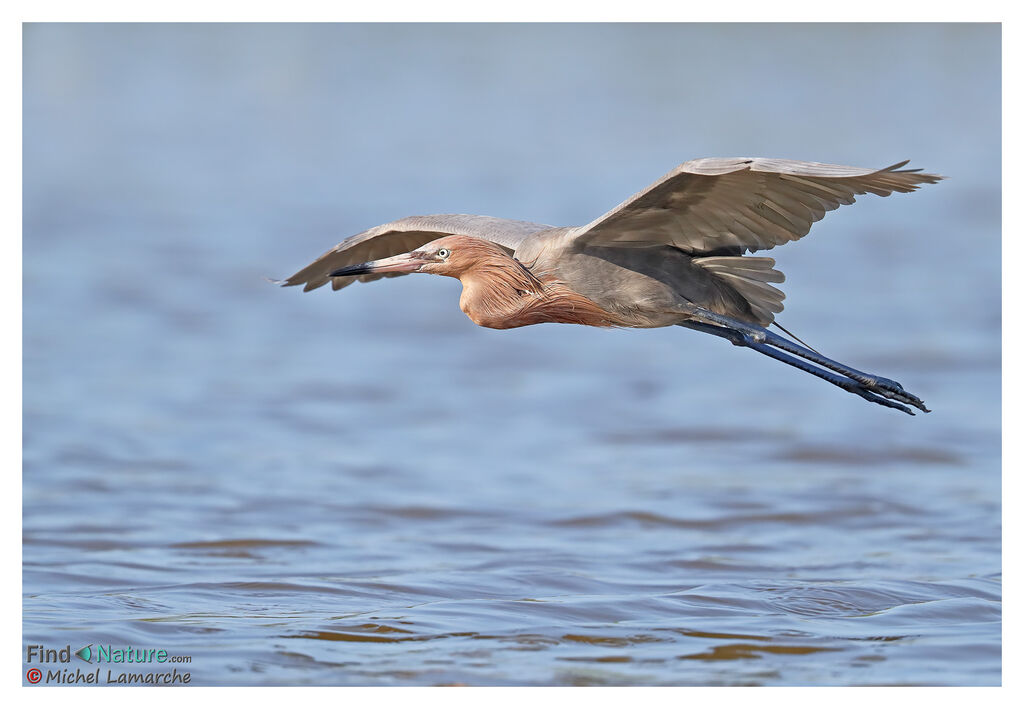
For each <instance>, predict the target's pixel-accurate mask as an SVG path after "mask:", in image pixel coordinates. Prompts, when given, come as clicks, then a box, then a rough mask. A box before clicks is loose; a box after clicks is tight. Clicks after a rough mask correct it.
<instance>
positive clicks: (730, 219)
mask: <svg viewBox="0 0 1024 709" xmlns="http://www.w3.org/2000/svg"><path fill="white" fill-rule="evenodd" d="M907 162H909V161H907V160H904V161H903V162H900V163H897V164H895V165H891V166H889V167H886V168H883V169H881V170H866V169H863V168H858V167H845V166H842V165H827V164H824V163H815V162H801V161H798V160H774V159H770V158H703V159H700V160H690V161H689V162H685V163H683V164H682V165H680V166H679V167H677V168H676V169H675V170H673V171H672V172H670V173H668V174H667V175H665V176H664V177H662V178H661V179H660V180H658V181H657V182H655V183H654V184H653V185H651V186H650V187H648V188H647V189H645V190H643V191H642V192H640V193H638V194H635V195H633V196H632V197H630V198H629V199H627V200H626V201H625V202H623V203H622V204H620V205H619V206H618V207H616V208H615V209H613V210H611V211H610V212H608V213H607V214H605V215H603V216H602V217H600V218H599V219H596V220H595V221H593V222H591V223H590V224H587V225H586V226H583V227H579V228H577V229H575V230H573V231H572V232H570V234H569V235H567V236H568V238H569V239H572V240H573V241H574V242H575V243H576V244H578V245H600V246H644V245H652V244H672V245H674V246H677V247H679V248H680V249H682V250H683V251H685V252H687V253H690V254H694V255H700V254H709V253H712V254H729V253H732V254H735V255H740V254H742V253H744V252H746V251H760V250H762V249H770V248H772V247H775V246H778V245H779V244H784V243H786V242H787V241H793V240H795V239H799V238H800V237H802V236H804V235H805V234H806V233H807V232H808V231H810V228H811V225H812V224H813V223H814V222H816V221H818V220H819V219H821V218H822V217H824V216H825V213H826V212H829V211H831V210H833V209H837V208H838V207H839V205H841V204H852V203H853V201H854V196H855V195H859V194H864V193H866V192H871V193H873V194H877V195H880V196H882V197H887V196H889V195H890V194H892V193H893V192H912V191H914V190H916V189H917V186H918V185H920V184H924V183H934V182H937V181H939V180H941V179H942V177H940V176H939V175H929V174H927V173H923V172H918V171H917V170H900V169H899V168H901V167H903V166H904V165H906V164H907Z"/></svg>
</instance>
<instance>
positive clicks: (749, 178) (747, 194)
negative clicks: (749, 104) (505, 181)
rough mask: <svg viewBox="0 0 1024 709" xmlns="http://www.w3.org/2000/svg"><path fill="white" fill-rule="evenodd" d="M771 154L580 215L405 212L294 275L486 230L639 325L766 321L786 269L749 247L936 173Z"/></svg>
mask: <svg viewBox="0 0 1024 709" xmlns="http://www.w3.org/2000/svg"><path fill="white" fill-rule="evenodd" d="M905 164H906V162H903V163H899V164H897V165H893V166H890V167H887V168H884V169H881V170H869V169H863V168H855V167H845V166H840V165H828V164H823V163H812V162H801V161H795V160H776V159H766V158H704V159H700V160H691V161H689V162H686V163H683V164H682V165H680V166H679V167H677V168H676V169H674V170H673V171H672V172H670V173H668V174H667V175H665V176H664V177H662V178H661V179H660V180H658V181H657V182H655V183H654V184H652V185H651V186H649V187H648V188H646V189H645V190H643V191H641V192H639V193H637V194H635V195H633V196H632V197H630V198H629V199H627V200H626V201H625V202H623V203H622V204H620V205H618V206H617V207H615V208H614V209H612V210H611V211H609V212H608V213H606V214H604V215H602V216H601V217H599V218H598V219H595V220H594V221H592V222H591V223H589V224H586V225H584V226H578V227H551V226H547V225H543V224H534V223H531V222H522V221H514V220H511V219H499V218H495V217H485V216H478V215H468V214H437V215H431V216H421V217H407V218H405V219H400V220H398V221H396V222H391V223H389V224H383V225H381V226H378V227H374V228H372V229H369V230H367V231H365V232H362V233H361V234H357V235H355V236H353V237H350V238H348V239H346V240H345V241H342V242H341V243H340V244H338V245H337V246H335V247H334V248H333V249H331V250H330V251H328V252H327V253H325V254H323V255H322V256H321V257H320V258H319V259H317V260H316V261H314V262H313V263H311V264H310V265H309V266H307V267H306V268H304V269H302V270H301V271H299V272H298V273H296V274H295V275H293V276H291V277H290V278H288V279H286V280H285V281H283V282H282V283H283V284H284V285H300V284H305V290H311V289H313V288H318V287H320V286H322V285H324V284H326V283H327V282H328V281H331V283H332V286H333V288H334V289H335V290H337V289H339V288H344V287H345V286H347V285H349V284H350V283H352V282H353V281H354V280H360V281H371V280H376V279H378V278H382V277H385V276H392V275H398V274H372V273H371V274H365V275H360V276H355V277H351V276H341V277H334V278H332V277H331V275H330V274H331V273H332V272H334V271H336V270H338V269H340V268H343V267H346V266H350V265H352V264H358V263H362V262H366V261H372V260H375V259H381V258H386V257H389V256H394V255H396V254H401V253H405V252H408V251H412V250H414V249H417V248H419V247H420V246H422V245H424V244H426V243H428V242H430V241H433V240H434V239H437V238H439V237H441V236H445V235H448V234H461V235H465V236H472V237H477V238H482V239H487V240H489V241H492V242H494V243H496V244H499V245H500V246H502V247H504V248H505V249H506V250H507V251H508V252H509V253H510V254H512V255H514V256H515V258H516V259H518V260H519V261H520V262H521V263H523V264H524V265H526V266H527V267H528V268H530V269H531V270H532V271H536V272H538V273H540V272H543V273H547V274H550V275H552V276H554V277H556V278H558V279H559V280H561V281H563V282H564V283H566V284H567V285H568V286H569V287H571V288H572V289H574V290H575V291H577V292H578V293H580V294H581V295H584V296H585V297H587V298H589V299H591V300H592V301H594V302H595V303H597V304H598V305H600V306H601V307H602V308H604V309H606V310H608V311H610V312H614V313H616V314H618V315H621V316H623V317H624V318H625V319H626V320H627V321H628V322H630V323H631V325H632V326H634V327H662V326H665V325H672V324H678V323H680V322H682V321H684V320H686V319H687V318H688V314H687V313H688V308H689V306H693V305H696V306H699V307H702V308H706V309H707V310H710V311H712V312H715V313H719V314H721V315H725V316H729V317H732V318H736V319H738V320H743V321H746V322H751V323H756V324H758V325H768V324H770V323H771V322H772V321H773V320H774V316H775V314H776V313H778V312H780V311H781V310H782V300H783V298H785V295H784V294H783V293H782V291H780V290H778V289H777V288H775V287H774V286H772V285H770V284H772V283H780V282H782V281H783V280H784V276H783V274H782V273H781V272H779V271H777V270H775V268H774V265H775V261H774V259H771V258H767V257H763V256H748V255H745V254H747V253H748V252H755V251H761V250H766V249H771V248H774V247H775V246H778V245H780V244H784V243H786V242H788V241H793V240H796V239H799V238H800V237H802V236H804V235H805V234H807V232H808V231H809V230H810V228H811V225H812V224H813V223H814V222H816V221H818V220H819V219H821V218H822V217H823V216H824V215H825V213H826V212H828V211H831V210H833V209H836V208H838V207H839V206H840V205H844V204H852V203H853V201H854V198H855V196H856V195H860V194H865V193H867V192H870V193H873V194H877V195H881V196H887V195H889V194H891V193H892V192H910V191H913V190H915V189H916V188H917V185H919V184H923V183H931V182H936V181H937V180H939V179H941V178H940V177H938V176H936V175H929V174H924V173H920V172H917V171H914V170H900V169H898V168H900V167H902V166H903V165H905Z"/></svg>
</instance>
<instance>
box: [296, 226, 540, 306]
mask: <svg viewBox="0 0 1024 709" xmlns="http://www.w3.org/2000/svg"><path fill="white" fill-rule="evenodd" d="M550 228H551V227H550V226H548V225H546V224H534V223H533V222H522V221H516V220H513V219H499V218H497V217H484V216H480V215H476V214H433V215H430V216H423V217H406V218H405V219H399V220H398V221H396V222H389V223H388V224H381V225H380V226H376V227H373V228H372V229H367V230H366V231H364V232H362V233H360V234H356V235H355V236H350V237H349V238H347V239H345V240H344V241H342V242H341V243H340V244H338V245H337V246H335V247H334V248H333V249H331V250H330V251H327V252H326V253H324V254H322V255H321V256H320V257H319V258H318V259H316V260H315V261H313V263H311V264H309V265H308V266H306V267H305V268H303V269H301V270H300V271H298V272H297V273H296V274H295V275H293V276H290V277H289V278H286V279H284V280H282V281H278V283H279V284H280V285H283V286H297V285H303V284H304V285H303V290H304V291H310V290H313V289H314V288H319V287H320V286H322V285H324V284H326V283H327V282H328V281H330V282H331V288H333V289H334V290H340V289H342V288H344V287H345V286H348V285H350V284H352V283H353V282H355V281H359V282H361V283H366V282H368V281H376V280H378V279H380V278H394V277H396V276H401V275H403V274H401V273H368V274H365V275H362V276H344V277H340V278H331V277H330V274H331V273H332V272H333V271H336V270H338V269H339V268H344V267H345V266H352V265H355V264H357V263H365V262H367V261H373V260H376V259H382V258H387V257H389V256H397V255H398V254H403V253H407V252H409V251H414V250H416V249H418V248H419V247H421V246H423V245H424V244H426V243H429V242H431V241H433V240H434V239H439V238H441V237H442V236H447V235H449V234H462V235H465V236H475V237H477V238H480V239H487V240H488V241H493V242H494V243H496V244H498V245H499V246H503V247H505V248H506V249H508V250H509V252H510V253H511V252H513V251H515V249H516V247H517V246H518V245H519V244H520V243H521V242H522V241H523V239H525V238H526V237H527V236H529V235H530V234H534V233H536V232H538V231H543V230H545V229H550Z"/></svg>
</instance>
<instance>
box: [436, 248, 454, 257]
mask: <svg viewBox="0 0 1024 709" xmlns="http://www.w3.org/2000/svg"><path fill="white" fill-rule="evenodd" d="M451 253H452V252H451V251H449V250H448V249H438V250H437V256H438V258H448V257H449V256H450V255H451Z"/></svg>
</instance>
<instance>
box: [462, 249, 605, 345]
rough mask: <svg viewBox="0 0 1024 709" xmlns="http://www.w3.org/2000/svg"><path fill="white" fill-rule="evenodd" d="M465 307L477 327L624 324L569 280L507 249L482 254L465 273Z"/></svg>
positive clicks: (500, 328)
mask: <svg viewBox="0 0 1024 709" xmlns="http://www.w3.org/2000/svg"><path fill="white" fill-rule="evenodd" d="M459 280H461V281H462V297H461V298H460V299H459V307H461V308H462V310H463V312H465V313H466V315H468V316H469V318H470V319H471V320H472V321H473V322H475V323H476V324H477V325H481V326H483V327H490V328H495V329H498V330H505V329H508V328H513V327H523V326H525V325H536V324H539V323H544V322H561V323H575V324H578V325H594V326H597V327H614V326H618V325H621V324H622V323H621V322H620V320H619V318H617V317H616V316H614V315H612V314H611V313H609V312H607V311H605V310H603V309H602V308H600V307H599V306H598V305H597V304H595V303H594V302H593V301H590V300H588V299H587V298H584V297H583V296H581V295H579V294H578V293H576V292H575V291H573V290H572V289H571V288H569V287H567V286H566V285H565V284H563V283H561V282H559V281H558V280H556V279H554V278H550V277H547V276H545V275H543V274H542V276H541V277H540V278H538V277H537V276H536V275H534V274H533V273H532V272H531V271H530V269H528V268H527V267H526V266H524V265H523V264H521V263H519V262H518V261H516V260H515V259H513V258H511V257H509V256H507V255H506V254H505V253H504V252H500V253H493V252H492V253H488V254H486V255H484V254H481V258H479V259H478V260H477V261H476V263H474V265H473V266H472V268H470V269H468V270H466V271H465V272H463V273H462V274H460V275H459Z"/></svg>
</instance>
